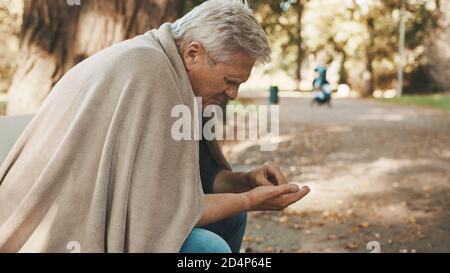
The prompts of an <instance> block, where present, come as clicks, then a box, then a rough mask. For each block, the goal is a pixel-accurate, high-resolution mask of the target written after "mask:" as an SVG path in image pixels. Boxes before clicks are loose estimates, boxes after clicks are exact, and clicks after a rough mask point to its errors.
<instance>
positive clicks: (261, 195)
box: [197, 184, 310, 227]
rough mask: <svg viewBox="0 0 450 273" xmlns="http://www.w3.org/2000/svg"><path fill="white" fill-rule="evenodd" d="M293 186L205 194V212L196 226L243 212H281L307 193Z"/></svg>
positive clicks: (304, 188) (307, 191) (304, 189)
mask: <svg viewBox="0 0 450 273" xmlns="http://www.w3.org/2000/svg"><path fill="white" fill-rule="evenodd" d="M309 191H310V190H309V188H308V187H303V188H301V189H299V187H298V186H297V185H295V184H283V185H279V186H273V185H272V186H260V187H256V188H254V189H252V190H250V191H248V192H244V193H239V194H236V193H223V194H207V195H206V198H205V204H204V205H205V211H204V213H203V216H202V218H201V219H200V221H199V222H198V223H197V226H198V227H200V226H204V225H208V224H212V223H216V222H218V221H220V220H223V219H225V218H228V217H231V216H233V215H235V214H238V213H241V212H245V211H255V210H282V209H284V208H286V207H288V206H289V205H291V204H292V203H295V202H297V201H298V200H300V199H301V198H303V197H304V196H305V195H306V194H308V193H309Z"/></svg>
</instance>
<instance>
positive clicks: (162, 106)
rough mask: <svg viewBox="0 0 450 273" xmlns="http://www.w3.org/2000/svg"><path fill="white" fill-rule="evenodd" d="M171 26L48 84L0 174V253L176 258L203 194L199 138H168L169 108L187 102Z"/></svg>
mask: <svg viewBox="0 0 450 273" xmlns="http://www.w3.org/2000/svg"><path fill="white" fill-rule="evenodd" d="M169 26H170V25H169V24H164V25H163V26H161V28H160V29H159V30H152V31H149V32H147V33H146V34H144V35H141V36H138V37H136V38H134V39H131V40H127V41H124V42H122V43H119V44H117V45H114V46H112V47H110V48H107V49H105V50H103V51H101V52H99V53H97V54H96V55H94V56H92V57H90V58H88V59H86V60H85V61H83V62H82V63H80V64H78V65H77V66H76V67H74V68H73V69H72V70H71V71H69V72H68V73H67V74H66V75H65V76H64V77H63V78H62V79H61V80H60V81H59V82H58V84H57V85H56V86H55V87H54V89H53V90H52V92H51V94H50V95H49V97H48V98H47V100H46V101H45V103H44V105H43V106H42V108H41V109H40V111H39V112H38V113H37V115H36V116H35V118H34V119H33V120H32V121H31V123H30V125H29V126H28V127H27V128H26V129H25V131H24V133H23V134H22V135H21V137H20V138H19V140H18V141H17V143H16V144H15V145H14V147H13V149H12V151H11V152H10V153H9V155H8V156H7V158H6V160H5V162H4V163H3V164H2V166H1V167H0V252H70V251H80V252H177V251H179V249H180V247H181V245H182V243H183V242H184V240H185V239H186V237H187V236H188V234H189V232H190V231H191V230H192V228H193V227H194V225H195V224H196V223H197V222H198V220H199V219H200V217H201V215H202V213H203V200H204V195H203V191H202V188H201V183H200V175H199V166H198V162H199V161H198V142H197V141H175V140H173V138H172V137H171V134H170V132H171V126H172V124H173V121H174V120H173V118H171V110H172V107H173V106H175V105H178V104H184V105H188V106H189V107H190V108H191V109H193V108H194V95H193V92H192V89H191V86H190V83H189V81H188V78H187V74H186V72H185V69H184V65H183V63H182V60H181V58H180V56H179V55H178V53H177V50H176V47H175V43H174V41H173V39H172V38H171V36H170V32H169ZM210 149H211V150H212V151H213V155H214V158H215V159H216V160H217V161H218V162H219V164H221V165H222V166H223V167H224V168H229V166H228V164H227V162H226V160H225V159H224V157H223V155H222V154H221V152H220V150H219V146H218V145H217V143H214V142H213V143H211V145H210Z"/></svg>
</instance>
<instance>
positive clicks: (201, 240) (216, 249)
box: [180, 228, 231, 253]
mask: <svg viewBox="0 0 450 273" xmlns="http://www.w3.org/2000/svg"><path fill="white" fill-rule="evenodd" d="M180 252H181V253H231V249H230V247H229V246H228V244H227V242H225V240H224V239H222V237H220V236H219V235H217V234H215V233H213V232H211V231H209V230H206V229H201V228H195V229H193V230H192V232H191V233H190V234H189V236H188V238H187V239H186V241H185V242H184V244H183V246H182V247H181V249H180Z"/></svg>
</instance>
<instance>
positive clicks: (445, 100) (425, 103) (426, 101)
mask: <svg viewBox="0 0 450 273" xmlns="http://www.w3.org/2000/svg"><path fill="white" fill-rule="evenodd" d="M382 101H384V102H389V103H396V104H401V105H408V106H421V107H427V108H437V109H442V110H448V111H450V93H445V94H434V95H406V96H402V97H396V98H392V99H382Z"/></svg>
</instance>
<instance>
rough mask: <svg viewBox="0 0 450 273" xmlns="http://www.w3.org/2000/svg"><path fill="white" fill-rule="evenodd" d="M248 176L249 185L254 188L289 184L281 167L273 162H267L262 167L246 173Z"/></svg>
mask: <svg viewBox="0 0 450 273" xmlns="http://www.w3.org/2000/svg"><path fill="white" fill-rule="evenodd" d="M246 178H247V179H246V180H247V183H248V185H249V186H250V188H252V189H253V188H255V187H259V186H274V185H275V186H277V185H283V184H287V180H286V177H285V176H284V175H283V173H282V172H281V170H280V168H279V167H278V166H277V165H276V164H274V163H272V162H266V163H265V164H264V165H263V166H262V167H259V168H257V169H254V170H253V171H250V172H248V173H246Z"/></svg>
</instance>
